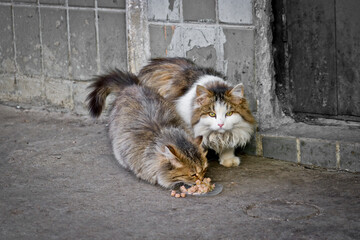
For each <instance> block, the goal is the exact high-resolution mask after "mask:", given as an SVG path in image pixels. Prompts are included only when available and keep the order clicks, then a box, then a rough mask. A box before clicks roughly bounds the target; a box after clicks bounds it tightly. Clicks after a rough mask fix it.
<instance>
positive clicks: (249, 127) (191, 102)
mask: <svg viewBox="0 0 360 240" xmlns="http://www.w3.org/2000/svg"><path fill="white" fill-rule="evenodd" d="M138 77H139V80H140V81H141V83H142V84H143V85H145V86H148V87H151V88H152V89H154V90H156V91H158V93H159V94H160V95H161V96H163V97H164V98H165V99H167V100H169V101H170V102H173V103H174V105H175V107H176V110H177V112H178V113H179V115H180V116H181V117H182V118H183V120H184V121H185V122H186V123H187V124H188V125H189V126H191V127H192V129H193V131H194V134H195V136H203V146H205V147H206V148H211V149H214V150H215V151H216V152H217V153H218V154H219V158H220V164H222V165H224V166H226V167H231V166H238V165H239V164H240V158H239V157H237V156H235V155H234V150H235V148H236V147H238V146H244V145H245V144H246V143H247V142H248V141H249V140H250V138H251V135H252V134H253V131H254V124H255V120H254V117H253V115H252V114H251V112H250V110H249V107H248V104H247V101H246V99H245V97H244V89H243V85H242V84H238V85H236V86H231V85H230V84H229V83H227V82H226V81H224V76H223V75H222V74H220V73H218V72H216V71H214V70H213V69H210V68H202V67H199V66H196V65H195V64H194V63H193V62H192V61H190V60H188V59H184V58H161V59H153V60H152V61H151V62H150V64H148V65H147V66H145V67H144V68H143V69H142V70H141V71H140V73H139V75H138Z"/></svg>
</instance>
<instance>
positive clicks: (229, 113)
mask: <svg viewBox="0 0 360 240" xmlns="http://www.w3.org/2000/svg"><path fill="white" fill-rule="evenodd" d="M233 113H234V112H232V111H231V112H227V113H226V116H227V117H230V116H231V115H233Z"/></svg>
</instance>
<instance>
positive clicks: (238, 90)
mask: <svg viewBox="0 0 360 240" xmlns="http://www.w3.org/2000/svg"><path fill="white" fill-rule="evenodd" d="M229 94H230V96H231V97H232V99H233V101H234V102H235V103H237V104H239V103H241V101H242V99H243V98H244V85H243V84H242V83H239V84H238V85H236V86H235V87H233V89H231V90H230V92H229Z"/></svg>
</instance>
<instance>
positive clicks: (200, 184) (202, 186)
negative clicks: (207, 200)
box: [171, 178, 215, 198]
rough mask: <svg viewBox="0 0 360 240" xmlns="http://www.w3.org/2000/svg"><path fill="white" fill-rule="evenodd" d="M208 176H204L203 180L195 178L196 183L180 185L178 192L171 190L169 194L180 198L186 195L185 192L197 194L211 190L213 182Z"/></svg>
mask: <svg viewBox="0 0 360 240" xmlns="http://www.w3.org/2000/svg"><path fill="white" fill-rule="evenodd" d="M210 182H211V179H210V178H205V179H204V180H203V181H200V180H197V181H196V184H195V185H193V186H191V187H189V188H186V187H185V186H181V187H180V193H177V192H176V191H175V190H172V191H171V196H172V197H176V198H180V197H186V195H187V194H189V195H199V194H204V193H208V192H211V191H212V190H214V188H215V184H211V183H210Z"/></svg>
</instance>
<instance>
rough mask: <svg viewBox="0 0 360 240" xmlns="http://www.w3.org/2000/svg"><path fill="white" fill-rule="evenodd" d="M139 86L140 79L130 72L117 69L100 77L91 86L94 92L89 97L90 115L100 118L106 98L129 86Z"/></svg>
mask: <svg viewBox="0 0 360 240" xmlns="http://www.w3.org/2000/svg"><path fill="white" fill-rule="evenodd" d="M134 84H136V85H137V84H139V79H138V78H137V77H136V76H135V75H133V74H131V73H128V72H121V71H120V70H118V69H115V70H113V71H111V72H109V73H108V74H106V75H102V76H99V77H97V78H95V79H94V82H93V83H92V84H91V85H90V86H89V88H92V89H93V91H92V92H91V93H89V95H88V96H87V99H86V100H87V101H88V109H89V112H90V115H91V116H93V117H99V116H100V114H101V112H102V110H103V107H104V105H105V100H106V97H107V96H108V95H109V94H110V93H112V92H119V91H121V90H122V89H123V88H124V87H126V86H129V85H134Z"/></svg>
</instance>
